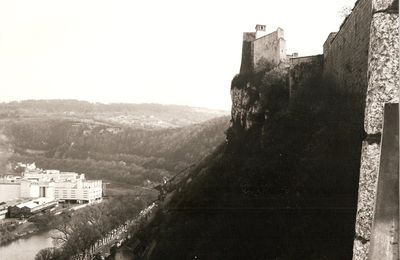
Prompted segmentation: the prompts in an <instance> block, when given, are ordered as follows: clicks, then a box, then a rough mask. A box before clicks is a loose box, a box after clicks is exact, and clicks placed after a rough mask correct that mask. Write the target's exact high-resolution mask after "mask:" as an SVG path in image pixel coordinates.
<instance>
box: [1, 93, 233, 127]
mask: <svg viewBox="0 0 400 260" xmlns="http://www.w3.org/2000/svg"><path fill="white" fill-rule="evenodd" d="M225 115H227V112H226V111H221V110H211V109H206V108H196V107H188V106H178V105H160V104H124V103H111V104H102V103H89V102H86V101H78V100H24V101H19V102H10V103H2V104H0V118H8V117H13V118H19V117H40V118H43V117H57V118H60V117H61V118H66V119H73V120H81V121H84V122H88V121H89V122H102V123H108V124H112V125H119V126H129V127H131V128H140V129H159V128H176V127H183V126H189V125H192V124H197V123H201V122H204V121H207V120H210V119H212V118H215V117H219V116H225Z"/></svg>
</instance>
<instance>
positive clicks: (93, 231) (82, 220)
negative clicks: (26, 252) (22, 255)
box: [35, 195, 144, 260]
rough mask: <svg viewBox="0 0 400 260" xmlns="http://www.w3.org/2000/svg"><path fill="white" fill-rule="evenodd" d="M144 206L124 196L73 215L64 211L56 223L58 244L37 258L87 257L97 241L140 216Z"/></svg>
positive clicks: (137, 200)
mask: <svg viewBox="0 0 400 260" xmlns="http://www.w3.org/2000/svg"><path fill="white" fill-rule="evenodd" d="M143 208H144V204H143V201H142V200H141V199H137V198H135V197H133V196H128V195H125V196H120V197H115V198H112V199H111V200H110V201H106V202H103V203H100V204H97V205H93V206H89V207H86V208H84V209H80V210H79V211H77V212H75V213H72V214H63V215H62V219H61V220H59V221H58V224H57V225H56V226H55V229H56V231H57V233H58V234H57V235H55V237H54V238H53V239H55V240H56V243H57V244H58V245H59V246H58V247H57V248H55V247H53V248H46V249H42V250H41V251H39V252H38V254H37V255H36V257H35V259H36V260H44V259H47V260H49V259H58V260H62V259H71V257H72V256H76V259H85V257H86V256H87V253H88V251H89V249H90V248H91V247H93V246H95V245H96V242H97V241H99V240H100V239H102V238H104V237H106V236H107V235H109V234H110V233H112V232H114V230H115V229H117V228H119V227H120V226H121V225H124V224H125V223H126V222H127V221H129V220H132V219H134V218H135V217H137V216H138V215H139V213H140V211H141V210H142V209H143Z"/></svg>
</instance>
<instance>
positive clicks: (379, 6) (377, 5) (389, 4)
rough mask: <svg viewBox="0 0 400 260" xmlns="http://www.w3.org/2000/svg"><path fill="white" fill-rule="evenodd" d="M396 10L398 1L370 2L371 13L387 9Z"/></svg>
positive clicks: (373, 0) (380, 0)
mask: <svg viewBox="0 0 400 260" xmlns="http://www.w3.org/2000/svg"><path fill="white" fill-rule="evenodd" d="M396 5H397V9H398V5H399V0H372V10H373V12H374V13H375V12H381V11H385V10H388V9H396Z"/></svg>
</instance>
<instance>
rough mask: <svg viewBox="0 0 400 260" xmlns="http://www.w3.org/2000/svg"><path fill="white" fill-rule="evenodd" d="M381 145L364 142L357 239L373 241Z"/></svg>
mask: <svg viewBox="0 0 400 260" xmlns="http://www.w3.org/2000/svg"><path fill="white" fill-rule="evenodd" d="M379 158H380V145H379V144H377V143H374V144H368V142H366V141H364V142H363V145H362V151H361V169H360V181H359V188H358V205H357V218H356V237H361V238H362V239H364V240H370V239H371V228H372V221H373V217H374V206H375V196H376V185H377V180H378V173H379Z"/></svg>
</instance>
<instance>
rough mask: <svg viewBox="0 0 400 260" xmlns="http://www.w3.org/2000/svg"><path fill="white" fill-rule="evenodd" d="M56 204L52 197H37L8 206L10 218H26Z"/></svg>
mask: <svg viewBox="0 0 400 260" xmlns="http://www.w3.org/2000/svg"><path fill="white" fill-rule="evenodd" d="M56 205H57V201H55V200H54V199H52V198H37V199H34V200H30V201H27V202H22V203H19V204H16V205H14V206H9V207H8V214H9V217H10V218H26V217H30V216H32V215H34V214H37V213H39V212H43V211H45V210H48V209H51V208H53V207H55V206H56Z"/></svg>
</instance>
